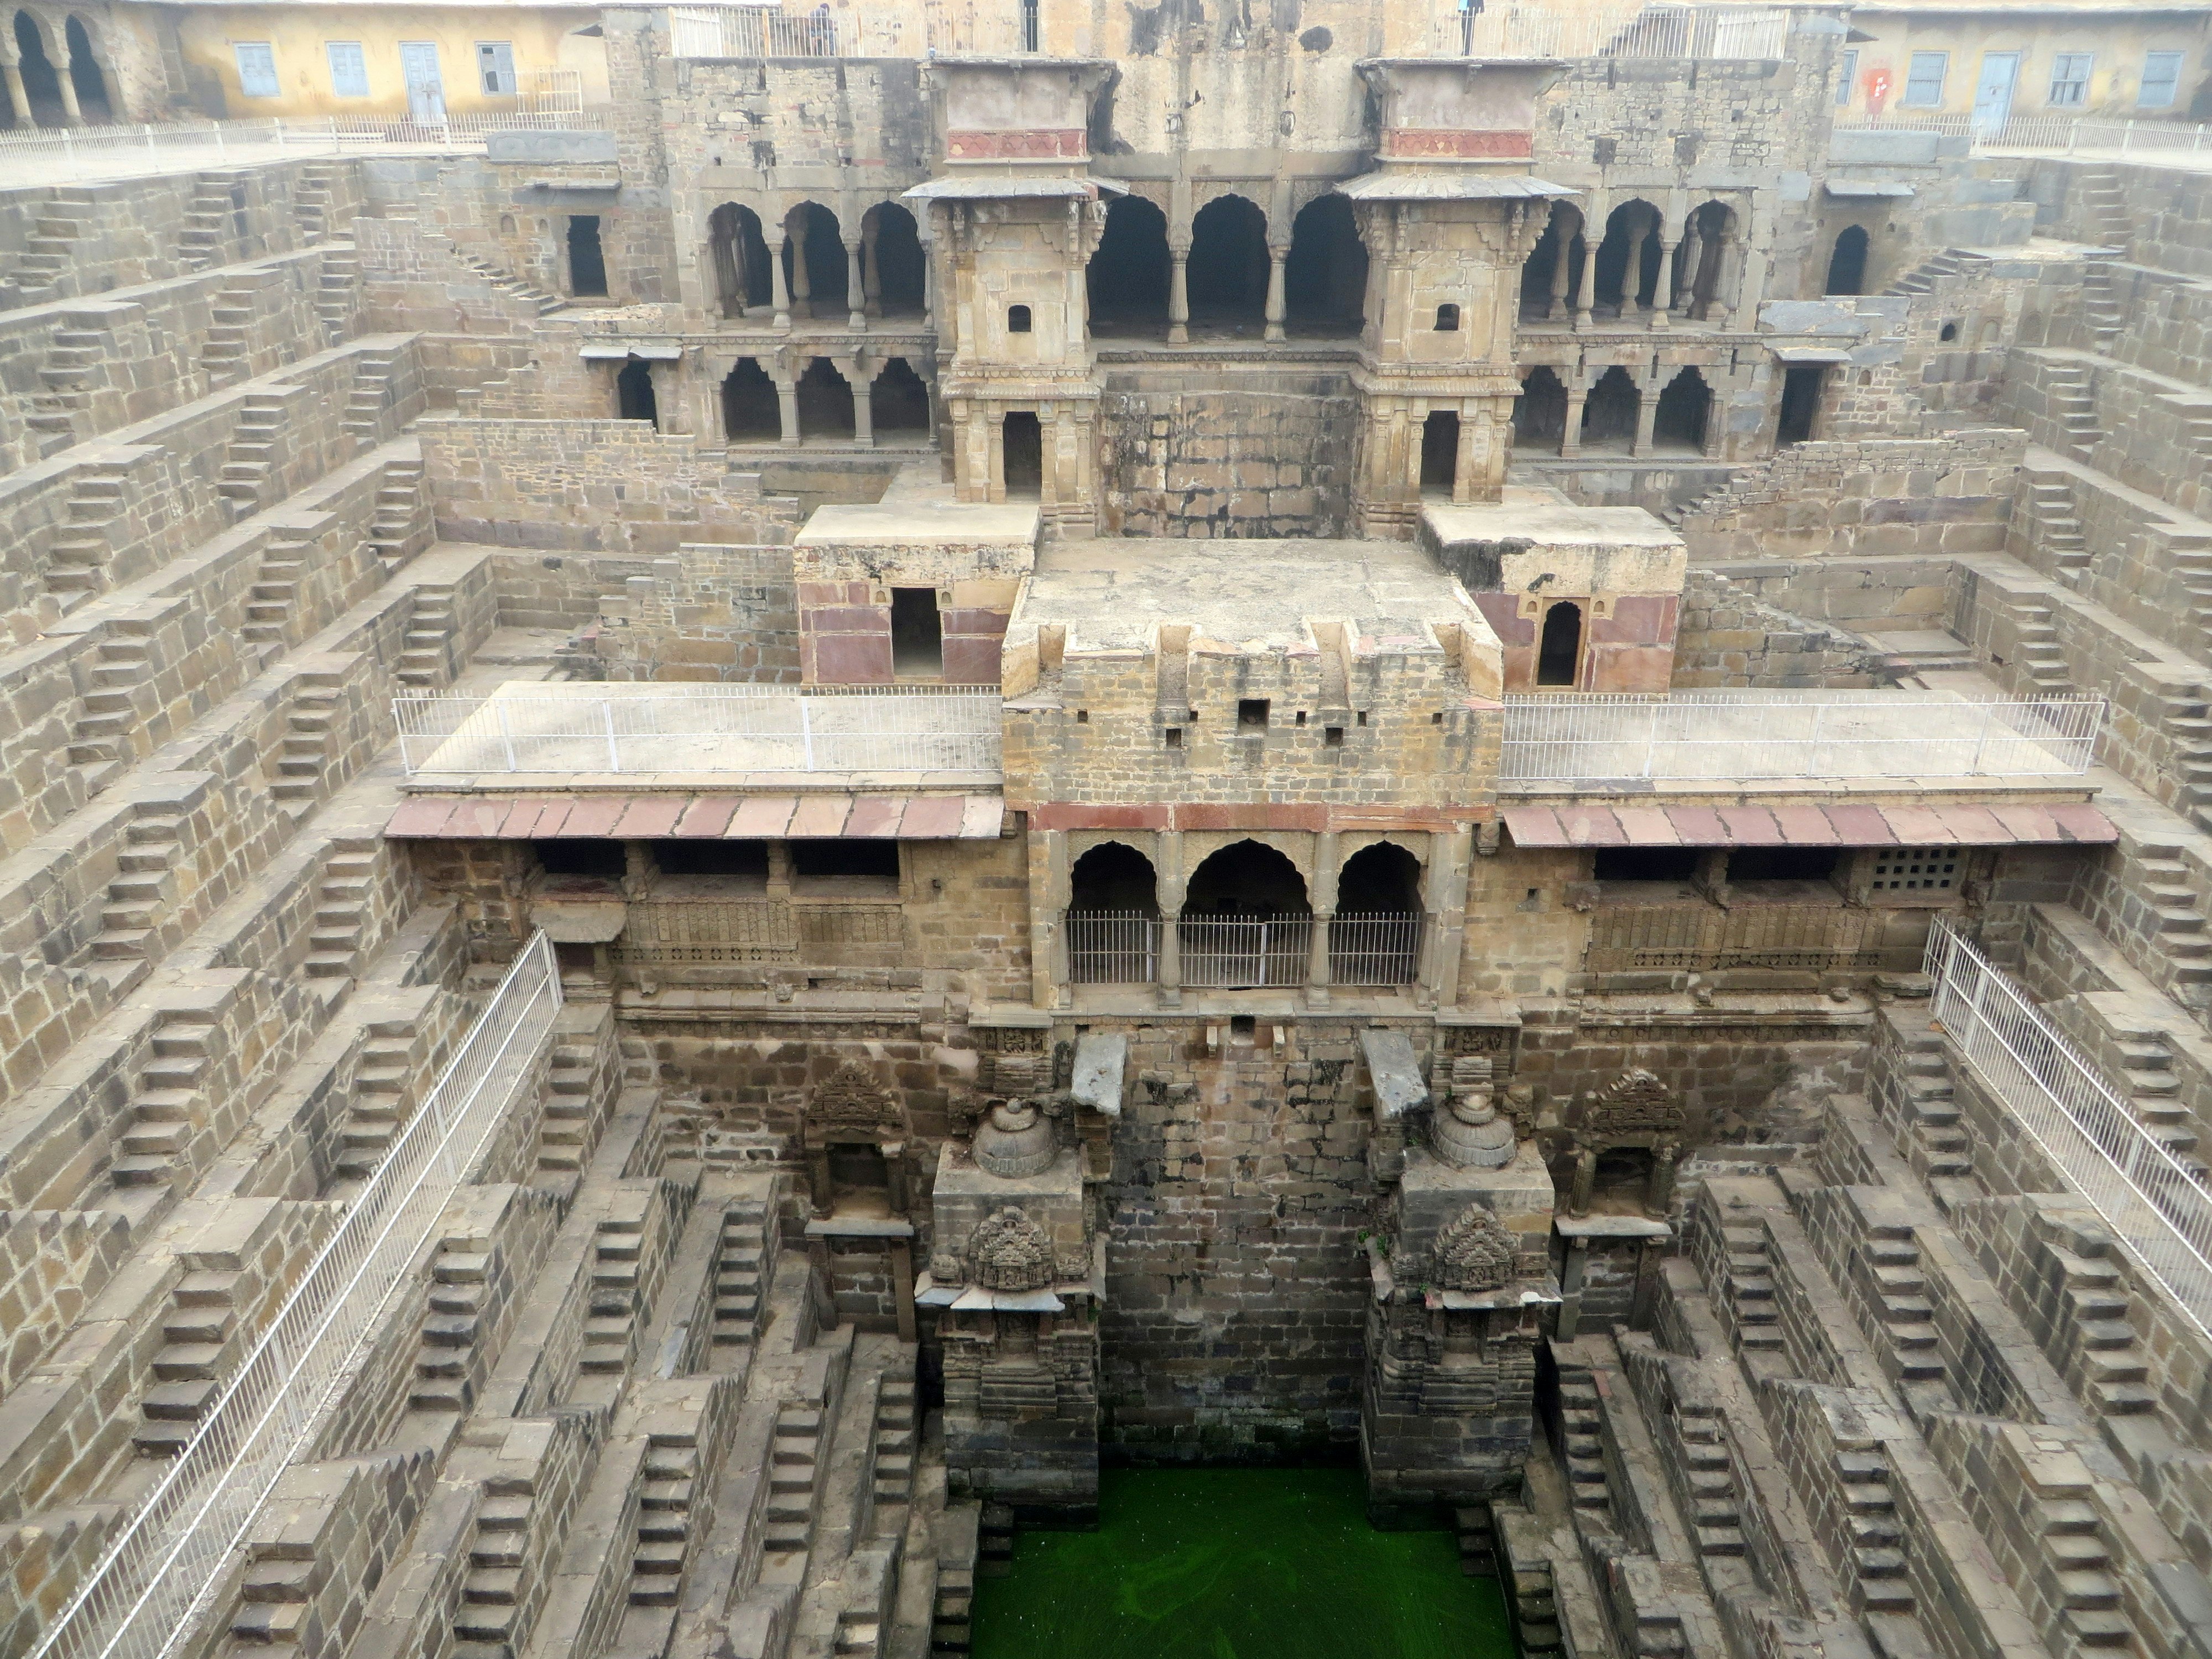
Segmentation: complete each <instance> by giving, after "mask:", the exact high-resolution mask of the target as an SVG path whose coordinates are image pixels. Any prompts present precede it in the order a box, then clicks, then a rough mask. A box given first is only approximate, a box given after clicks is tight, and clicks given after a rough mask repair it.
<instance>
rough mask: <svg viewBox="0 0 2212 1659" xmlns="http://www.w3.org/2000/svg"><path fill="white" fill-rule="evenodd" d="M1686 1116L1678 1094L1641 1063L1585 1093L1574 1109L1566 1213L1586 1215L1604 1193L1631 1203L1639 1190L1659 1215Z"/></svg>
mask: <svg viewBox="0 0 2212 1659" xmlns="http://www.w3.org/2000/svg"><path fill="white" fill-rule="evenodd" d="M1688 1121H1689V1114H1688V1112H1687V1110H1686V1109H1685V1108H1684V1106H1683V1104H1682V1102H1681V1098H1680V1096H1678V1095H1677V1094H1675V1093H1674V1091H1673V1090H1671V1089H1669V1088H1668V1086H1667V1085H1665V1084H1663V1083H1662V1082H1661V1081H1660V1080H1659V1079H1657V1078H1656V1077H1655V1076H1654V1075H1653V1074H1652V1073H1650V1072H1647V1071H1645V1070H1644V1068H1643V1067H1642V1066H1631V1067H1630V1068H1629V1069H1628V1070H1627V1071H1625V1072H1623V1073H1621V1074H1620V1076H1619V1077H1617V1078H1615V1079H1613V1081H1612V1082H1611V1083H1609V1084H1607V1085H1606V1086H1605V1087H1604V1088H1602V1089H1600V1090H1595V1091H1591V1092H1590V1093H1588V1094H1585V1095H1584V1096H1583V1098H1582V1104H1581V1107H1580V1109H1579V1110H1578V1111H1577V1113H1576V1115H1575V1122H1574V1157H1573V1168H1574V1179H1573V1182H1572V1183H1571V1186H1570V1188H1569V1190H1568V1196H1567V1213H1568V1214H1569V1215H1570V1216H1572V1217H1577V1218H1579V1217H1583V1216H1586V1215H1588V1214H1589V1210H1590V1206H1591V1204H1592V1202H1593V1201H1596V1200H1604V1199H1621V1198H1626V1199H1628V1200H1629V1201H1630V1202H1631V1203H1633V1202H1634V1201H1635V1200H1634V1198H1633V1196H1632V1194H1638V1193H1640V1195H1641V1207H1642V1208H1643V1209H1644V1212H1646V1213H1647V1214H1650V1215H1653V1216H1662V1217H1663V1216H1664V1215H1665V1214H1666V1213H1667V1212H1668V1209H1669V1207H1670V1206H1672V1204H1673V1202H1674V1167H1675V1164H1676V1163H1677V1161H1678V1160H1679V1159H1680V1156H1681V1146H1682V1138H1683V1133H1684V1129H1685V1127H1686V1125H1687V1123H1688Z"/></svg>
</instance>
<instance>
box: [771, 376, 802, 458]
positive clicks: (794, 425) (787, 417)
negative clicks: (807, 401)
mask: <svg viewBox="0 0 2212 1659" xmlns="http://www.w3.org/2000/svg"><path fill="white" fill-rule="evenodd" d="M775 413H776V418H777V419H778V420H779V421H780V422H781V423H782V427H783V435H782V437H781V439H780V440H778V441H779V442H781V443H784V444H787V445H788V446H789V447H792V448H793V449H796V448H797V447H799V383H798V382H797V381H796V380H778V381H777V382H776V383H775Z"/></svg>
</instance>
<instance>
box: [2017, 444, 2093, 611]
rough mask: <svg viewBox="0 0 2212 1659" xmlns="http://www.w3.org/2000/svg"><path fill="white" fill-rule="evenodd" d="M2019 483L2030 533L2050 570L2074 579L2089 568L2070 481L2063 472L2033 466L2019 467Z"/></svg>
mask: <svg viewBox="0 0 2212 1659" xmlns="http://www.w3.org/2000/svg"><path fill="white" fill-rule="evenodd" d="M2021 502H2022V504H2023V505H2024V506H2025V507H2026V508H2027V515H2028V521H2029V525H2030V533H2031V534H2032V535H2033V538H2034V542H2035V545H2037V546H2038V547H2039V548H2041V549H2042V550H2043V551H2044V552H2045V555H2047V556H2049V558H2050V560H2051V574H2053V575H2055V576H2056V577H2057V579H2058V580H2060V581H2063V582H2067V583H2069V584H2070V583H2075V582H2078V581H2079V580H2081V574H2082V572H2084V571H2085V570H2087V568H2089V542H2088V538H2087V537H2085V536H2084V535H2083V534H2082V533H2081V518H2080V516H2079V515H2078V513H2077V512H2076V510H2075V504H2074V488H2073V485H2072V484H2071V483H2069V482H2068V480H2067V477H2066V475H2065V474H2064V473H2063V472H2049V471H2040V472H2039V471H2037V470H2036V469H2035V468H2033V466H2030V467H2027V468H2024V469H2022V471H2021Z"/></svg>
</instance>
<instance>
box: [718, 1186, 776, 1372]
mask: <svg viewBox="0 0 2212 1659" xmlns="http://www.w3.org/2000/svg"><path fill="white" fill-rule="evenodd" d="M768 1223H769V1215H768V1209H767V1206H766V1205H765V1204H764V1203H763V1201H762V1200H759V1199H757V1198H746V1199H740V1200H738V1201H736V1202H735V1203H733V1204H732V1205H731V1206H730V1207H729V1209H728V1210H726V1212H724V1213H723V1217H722V1243H721V1251H720V1255H718V1256H717V1257H716V1259H715V1264H714V1343H715V1345H716V1346H720V1347H740V1348H741V1347H749V1346H751V1344H752V1342H753V1340H754V1338H755V1337H756V1336H757V1335H758V1334H759V1328H760V1314H761V1292H762V1287H763V1285H765V1284H766V1282H767V1279H768V1275H769V1246H768Z"/></svg>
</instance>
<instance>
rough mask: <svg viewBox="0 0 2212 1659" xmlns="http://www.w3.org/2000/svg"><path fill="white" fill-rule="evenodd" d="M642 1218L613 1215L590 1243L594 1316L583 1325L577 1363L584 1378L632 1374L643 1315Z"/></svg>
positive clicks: (602, 1224) (590, 1315) (643, 1240)
mask: <svg viewBox="0 0 2212 1659" xmlns="http://www.w3.org/2000/svg"><path fill="white" fill-rule="evenodd" d="M645 1242H646V1239H645V1222H644V1219H643V1218H642V1217H641V1216H640V1215H635V1214H633V1215H617V1216H609V1217H607V1218H605V1219H603V1220H601V1221H600V1223H599V1229H598V1231H597V1234H596V1235H595V1237H593V1239H592V1294H591V1302H590V1313H589V1316H587V1317H586V1319H585V1321H584V1352H583V1356H582V1358H580V1360H579V1361H578V1362H577V1364H578V1368H579V1369H580V1370H582V1371H583V1372H584V1373H585V1374H586V1375H587V1376H589V1375H598V1376H621V1375H622V1374H623V1373H624V1372H626V1371H627V1370H629V1362H630V1352H631V1350H632V1348H633V1347H634V1346H635V1343H636V1340H637V1328H638V1319H639V1316H640V1315H641V1314H642V1313H643V1312H644V1311H645V1304H644V1297H643V1294H642V1286H641V1279H640V1268H641V1265H642V1263H641V1256H642V1255H643V1253H644V1246H645Z"/></svg>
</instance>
